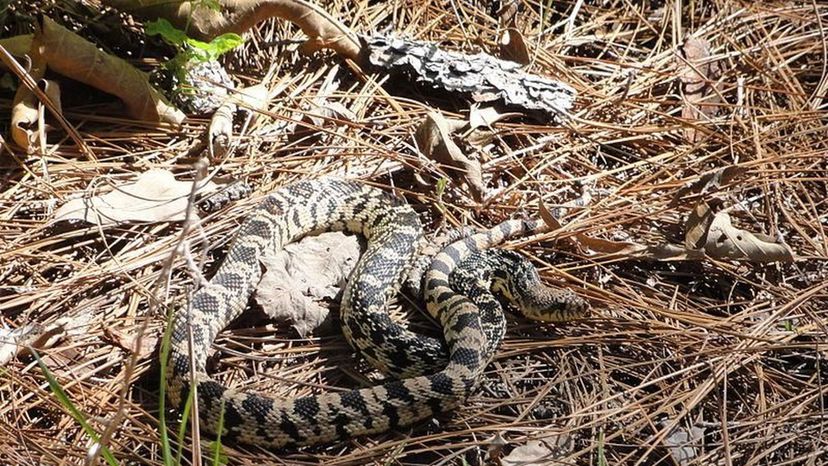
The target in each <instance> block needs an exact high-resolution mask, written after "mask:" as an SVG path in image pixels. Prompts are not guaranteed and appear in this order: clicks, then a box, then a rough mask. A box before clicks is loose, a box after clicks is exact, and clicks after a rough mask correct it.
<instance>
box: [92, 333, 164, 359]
mask: <svg viewBox="0 0 828 466" xmlns="http://www.w3.org/2000/svg"><path fill="white" fill-rule="evenodd" d="M137 331H138V330H136V332H127V331H123V330H119V329H114V328H110V327H106V326H105V327H104V328H103V334H104V337H105V339H106V340H108V341H109V342H110V343H112V344H115V345H117V346H119V347H121V348H122V349H125V350H127V351H129V352H130V353H135V354H136V355H137V357H138V359H142V360H143V359H146V358H148V357H150V356H151V355H152V353H153V352H154V351H155V347H156V346H157V345H158V333H149V332H145V333H144V334H143V335H142V336H141V338H140V341H139V339H138V333H137Z"/></svg>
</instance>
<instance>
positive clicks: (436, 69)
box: [363, 36, 576, 121]
mask: <svg viewBox="0 0 828 466" xmlns="http://www.w3.org/2000/svg"><path fill="white" fill-rule="evenodd" d="M363 52H365V54H366V55H365V57H366V61H367V63H368V64H369V65H370V66H371V67H373V68H375V69H377V70H381V71H385V72H390V73H399V74H403V75H405V76H407V77H408V78H409V79H411V80H412V81H414V82H415V83H416V84H418V85H422V86H424V87H427V88H431V89H435V90H440V91H442V92H448V93H451V94H459V95H462V96H466V97H468V98H470V99H472V100H473V101H475V102H493V103H500V104H503V105H504V106H505V107H507V108H508V109H515V110H522V111H524V112H525V113H530V114H533V115H537V116H541V117H544V118H545V119H550V120H553V121H559V120H560V118H561V117H562V116H563V115H565V114H566V113H567V112H568V111H569V109H570V108H571V107H572V104H573V102H574V101H575V95H576V92H575V90H574V89H573V88H571V87H570V86H568V85H566V84H564V83H562V82H559V81H555V80H552V79H549V78H545V77H541V76H537V75H532V74H528V73H525V72H523V71H521V65H520V64H518V63H515V62H510V61H506V60H500V59H498V58H495V57H492V56H491V55H487V54H484V53H478V54H475V55H467V54H463V53H458V52H448V51H445V50H442V49H440V48H439V47H438V46H437V45H436V44H434V43H431V42H420V41H412V40H405V39H396V38H388V37H380V36H374V37H369V38H365V39H364V44H363Z"/></svg>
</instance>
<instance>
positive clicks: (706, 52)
mask: <svg viewBox="0 0 828 466" xmlns="http://www.w3.org/2000/svg"><path fill="white" fill-rule="evenodd" d="M682 52H683V53H684V59H683V60H682V59H680V60H679V76H680V78H681V82H682V84H683V95H684V107H683V108H682V112H681V117H682V118H684V119H686V120H704V119H706V118H709V117H713V116H715V115H716V113H717V111H718V108H719V107H718V106H719V104H721V102H722V101H721V98H720V97H719V93H718V92H717V90H718V85H717V86H716V87H715V88H714V87H712V86H710V85H708V83H710V82H711V81H715V80H716V79H718V77H719V75H720V74H721V69H720V67H719V66H718V64H717V63H715V62H710V61H709V58H710V43H708V42H707V41H706V40H703V39H698V38H695V37H688V38H687V40H685V41H684V45H683V46H682ZM684 134H685V136H686V137H687V139H689V140H690V142H696V141H699V140H701V139H702V133H700V132H698V131H697V130H696V128H694V127H692V126H688V127H687V128H686V129H685V131H684Z"/></svg>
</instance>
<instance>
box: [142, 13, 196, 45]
mask: <svg viewBox="0 0 828 466" xmlns="http://www.w3.org/2000/svg"><path fill="white" fill-rule="evenodd" d="M144 32H146V34H147V35H150V36H161V38H162V39H164V40H165V41H167V42H168V43H170V44H172V45H174V46H176V47H181V46H182V45H184V44H185V43H186V42H187V40H188V39H189V38H188V37H187V34H186V33H185V32H184V31H182V30H181V29H177V28H176V27H175V26H173V25H172V24H170V22H169V21H167V20H166V19H164V18H159V19H157V20H155V21H150V22H148V23H147V24H146V25H145V26H144Z"/></svg>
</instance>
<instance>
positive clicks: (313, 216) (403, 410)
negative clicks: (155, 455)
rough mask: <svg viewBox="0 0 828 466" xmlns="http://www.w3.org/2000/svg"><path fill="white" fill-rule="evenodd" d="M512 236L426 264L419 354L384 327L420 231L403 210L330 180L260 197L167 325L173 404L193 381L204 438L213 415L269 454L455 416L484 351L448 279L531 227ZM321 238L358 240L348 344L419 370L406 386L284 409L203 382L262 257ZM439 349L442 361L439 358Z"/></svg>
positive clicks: (480, 333) (374, 192) (291, 402)
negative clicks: (431, 332) (429, 325)
mask: <svg viewBox="0 0 828 466" xmlns="http://www.w3.org/2000/svg"><path fill="white" fill-rule="evenodd" d="M515 225H517V223H515ZM521 225H522V226H520V227H519V228H513V226H505V227H502V228H503V229H502V230H500V229H498V228H496V229H493V230H490V231H489V232H487V233H485V234H479V235H472V236H470V237H468V238H465V239H463V240H460V241H458V242H456V243H454V244H452V245H451V246H449V247H447V248H445V249H443V251H441V252H440V253H439V254H438V255H437V256H436V257H435V258H434V261H433V262H432V266H431V268H430V270H429V271H428V272H427V273H426V276H425V279H424V280H425V282H424V283H425V290H424V295H425V301H426V306H427V309H428V311H429V313H430V314H431V315H432V316H434V317H435V318H436V319H437V321H438V322H440V325H441V326H442V328H443V336H444V338H445V346H443V345H442V344H441V343H440V342H436V341H432V342H431V343H423V341H427V340H423V339H422V337H420V336H418V335H416V334H413V333H411V332H409V331H407V330H405V329H403V328H402V327H400V326H399V325H397V324H395V323H393V322H392V321H391V320H390V318H389V317H388V314H387V312H386V306H387V301H388V300H389V299H390V298H391V297H393V296H394V295H395V294H396V293H397V291H398V289H399V286H400V285H399V284H400V282H401V281H402V279H403V277H404V275H405V274H406V272H407V269H408V268H409V266H410V264H411V262H412V260H413V258H414V256H415V255H416V254H417V251H418V249H419V248H420V244H421V240H422V227H421V225H420V222H419V219H418V217H417V215H416V213H415V212H414V211H413V210H411V208H410V207H408V206H407V205H406V204H404V203H402V202H401V201H400V200H399V199H397V198H395V197H393V196H390V195H388V194H386V193H384V192H383V191H381V190H379V189H376V188H372V187H369V186H367V185H364V184H361V183H357V182H351V181H344V180H338V179H321V180H316V181H303V182H299V183H295V184H292V185H289V186H286V187H284V188H282V189H280V190H278V191H276V192H274V193H272V194H270V195H268V196H267V197H266V198H265V199H264V200H263V201H262V202H261V204H259V206H257V207H256V208H255V210H254V211H253V212H252V213H251V215H250V216H249V217H248V218H247V220H245V222H244V223H243V224H242V226H241V228H240V230H239V232H238V234H237V236H236V238H235V240H234V241H233V243H232V245H231V246H230V249H229V250H228V253H227V256H226V258H225V260H224V262H223V263H222V265H221V266H220V267H219V269H218V271H217V272H216V274H215V276H214V277H213V278H212V280H210V282H209V283H207V284H206V285H204V286H203V287H202V288H201V289H199V290H198V291H197V292H196V293H195V294H194V296H193V298H192V300H191V302H190V304H189V309H184V310H180V311H178V312H177V313H176V314H175V316H174V318H173V323H172V336H171V350H170V355H169V359H168V375H167V392H168V397H169V399H170V402H171V404H172V405H173V406H174V407H179V408H180V407H181V406H183V402H184V400H186V398H187V395H188V393H189V390H190V385H191V374H192V381H193V382H195V384H197V389H198V402H199V417H200V420H201V427H202V428H203V429H204V430H207V431H209V432H214V433H215V432H216V431H217V429H218V425H219V418H220V416H221V413H222V410H223V411H224V416H223V431H222V438H223V439H226V440H230V441H240V442H243V443H249V444H257V445H263V446H272V447H283V446H287V447H292V446H298V445H311V444H318V443H324V442H330V441H334V440H339V439H344V438H347V437H350V436H355V435H362V434H371V433H378V432H383V431H387V430H389V429H393V428H396V427H399V426H404V425H409V424H411V423H414V422H416V421H419V420H421V419H425V418H428V417H430V416H432V415H433V414H435V413H437V412H442V411H447V410H451V409H453V408H455V407H456V406H458V405H459V404H461V403H462V402H463V401H464V400H465V399H466V398H467V397H468V396H469V395H470V394H471V393H472V391H473V390H474V389H475V387H476V385H477V383H478V381H479V379H480V376H481V373H482V371H483V369H484V367H485V365H486V363H487V362H488V360H489V358H490V356H491V352H492V351H493V349H491V348H492V346H491V345H490V343H489V342H488V341H487V337H486V335H485V333H484V330H483V325H482V323H481V319H480V313H479V312H478V308H477V306H476V305H475V304H474V303H472V302H471V301H470V300H469V299H468V298H466V297H465V296H463V295H461V294H458V293H456V292H454V291H453V290H452V289H451V287H450V284H449V276H450V274H451V273H452V272H453V270H454V269H455V268H456V267H457V265H458V263H460V262H462V261H463V260H464V259H465V258H467V257H469V256H471V255H473V254H474V253H476V252H477V251H479V250H481V249H483V248H485V247H488V246H489V245H491V244H496V242H499V241H502V239H503V238H504V237H505V236H502V235H504V234H505V235H506V236H509V235H512V234H515V232H516V231H530V230H532V228H533V225H530V224H526V223H521ZM499 228H500V227H499ZM331 230H346V231H352V232H355V233H359V234H361V235H363V236H364V237H365V238H366V239H367V241H368V247H367V250H366V252H365V253H364V254H363V256H362V257H361V258H360V260H359V261H358V263H357V265H356V267H355V269H354V271H353V273H352V275H351V279H350V280H349V282H348V283H347V285H346V287H345V289H344V291H343V299H342V304H341V312H342V321H343V324H344V332H345V334H346V337H347V338H348V340H349V341H350V342H351V343H352V345H354V346H355V347H356V348H358V349H359V350H360V352H362V353H363V354H364V355H366V356H369V357H368V359H369V361H370V362H371V363H372V364H374V365H375V366H377V367H380V368H383V367H384V366H387V367H388V368H390V370H388V371H387V372H391V373H404V372H405V370H402V369H400V368H399V367H398V366H397V364H398V363H399V362H400V360H401V359H403V360H405V361H406V363H410V364H412V365H413V366H416V367H417V370H416V371H414V372H416V376H412V377H410V378H406V379H403V380H395V381H390V382H387V383H385V384H382V385H378V386H375V387H371V388H363V389H359V390H350V391H344V392H335V393H334V392H325V393H320V394H318V395H312V396H306V397H299V398H292V399H275V398H271V397H266V396H262V395H258V394H255V393H250V392H245V391H240V390H236V389H233V388H231V387H226V386H223V385H222V384H220V383H218V382H216V381H214V380H212V379H211V378H210V376H209V375H208V374H207V372H206V362H207V356H208V350H209V348H210V345H211V344H212V342H213V340H214V339H215V337H216V335H217V334H218V332H219V331H220V330H222V329H223V328H224V327H226V326H227V325H228V324H229V323H230V321H232V320H233V319H234V318H236V317H237V316H238V315H239V314H241V312H242V311H243V309H244V307H245V306H246V304H247V301H248V298H249V297H250V295H251V293H252V292H253V290H254V287H255V286H256V284H257V283H258V281H259V279H260V277H261V268H260V263H259V261H260V258H261V257H262V256H263V255H264V254H265V253H266V252H272V251H277V250H279V249H281V248H282V247H284V246H285V245H286V244H288V243H290V242H293V241H296V240H298V239H299V238H301V237H303V236H305V235H307V234H312V233H317V232H321V231H331ZM507 230H508V231H507ZM567 308H571V309H576V308H577V309H578V310H579V312H580V310H584V309H585V305H584V303H583V302H582V301H580V300H578V299H576V300H575V301H566V303H565V306H564V307H563V308H562V309H561V310H562V312H569V311H568V310H567ZM188 327H191V330H190V331H191V332H192V339H193V342H192V352H193V357H192V359H193V361H194V365H192V366H191V363H190V356H189V351H190V350H189V346H190V345H189V332H188ZM432 340H433V339H432ZM495 345H496V343H495ZM443 347H445V348H447V354H445V355H444V354H443V353H441V352H440V351H441V348H443ZM369 353H370V354H369ZM435 363H443V366H442V368H440V369H439V370H437V372H434V373H433V374H430V375H422V374H425V373H426V372H428V371H429V370H434V364H435Z"/></svg>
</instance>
